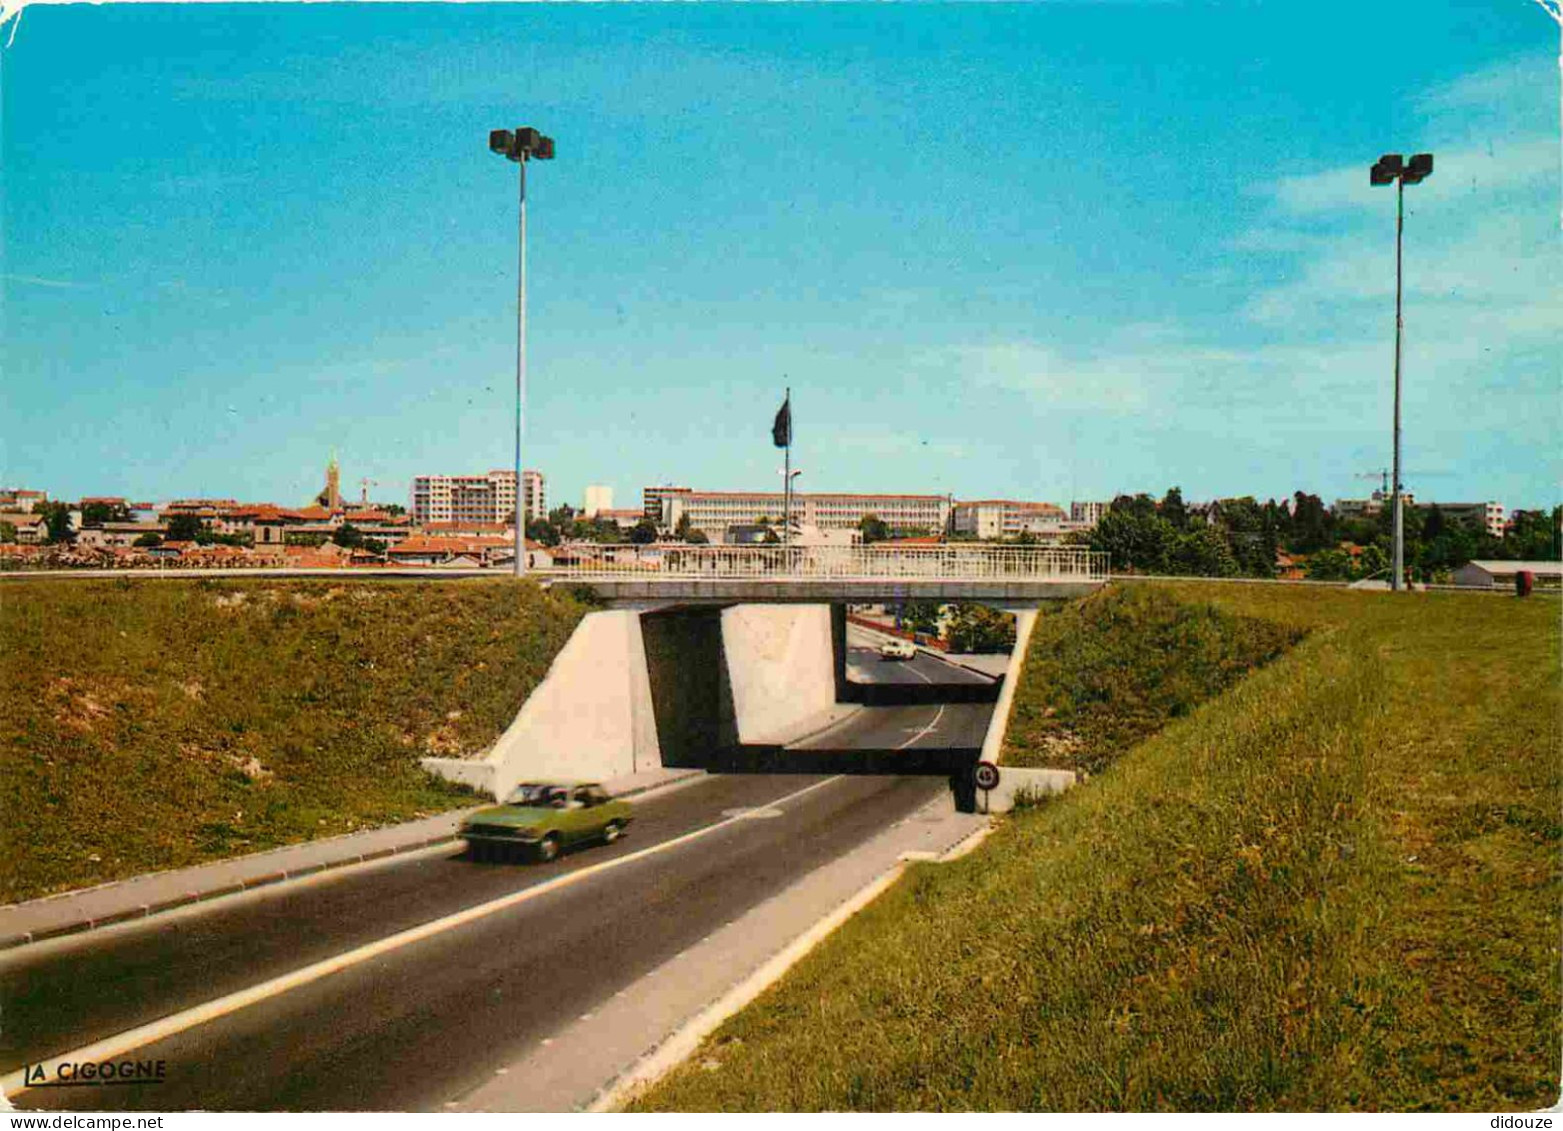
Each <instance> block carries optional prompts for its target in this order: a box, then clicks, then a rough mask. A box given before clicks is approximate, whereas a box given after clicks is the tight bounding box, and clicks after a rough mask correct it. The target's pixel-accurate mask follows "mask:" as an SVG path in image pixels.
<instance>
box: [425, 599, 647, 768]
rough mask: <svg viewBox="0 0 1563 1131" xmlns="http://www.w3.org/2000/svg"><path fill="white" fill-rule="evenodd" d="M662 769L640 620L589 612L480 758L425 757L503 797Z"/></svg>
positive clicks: (429, 762) (632, 615)
mask: <svg viewBox="0 0 1563 1131" xmlns="http://www.w3.org/2000/svg"><path fill="white" fill-rule="evenodd" d="M661 765H662V756H661V751H660V749H659V745H658V740H657V728H656V719H655V715H654V714H653V711H652V701H651V685H650V682H649V680H648V678H647V671H646V651H645V640H644V637H643V635H642V632H641V623H640V616H639V615H638V614H636V613H631V612H600V613H589V614H588V615H587V616H586V617H585V618H583V619H582V621H581V623H580V625H579V626H578V627H577V628H576V630H575V632H574V633H573V634H572V635H571V637H570V639H569V641H568V642H567V643H566V644H565V646H564V648H563V649H562V650H561V651H560V652H559V655H558V656H556V657H555V658H554V662H553V666H552V667H550V668H549V669H548V675H547V677H546V678H545V679H544V680H543V682H542V683H541V684H539V685H538V687H537V689H536V690H535V691H533V692H532V695H531V697H530V698H528V699H527V701H526V703H525V704H524V705H523V706H522V708H521V710H520V713H519V714H517V715H516V719H515V721H514V722H513V723H511V724H510V727H509V729H507V730H506V731H505V733H504V734H503V735H501V736H500V739H499V741H498V742H496V743H495V744H494V748H493V749H492V750H490V751H489V753H488V754H487V755H486V756H485V757H483V758H481V759H470V760H469V759H459V758H425V759H423V766H424V768H425V769H428V770H429V771H431V772H432V773H436V774H439V775H440V776H441V777H444V778H447V779H449V780H451V781H457V782H462V783H464V784H466V785H470V786H473V787H474V788H476V789H478V790H480V791H482V792H485V793H488V794H490V795H492V796H495V797H501V796H503V795H505V794H507V793H509V792H510V791H511V790H512V789H514V788H515V787H516V786H517V785H518V784H520V783H521V782H523V781H528V780H531V779H533V778H564V779H581V780H587V781H601V780H604V779H606V778H613V777H622V776H624V775H626V774H633V773H637V772H639V771H640V770H647V769H656V768H657V767H659V766H661Z"/></svg>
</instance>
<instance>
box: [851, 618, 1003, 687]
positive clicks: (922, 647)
mask: <svg viewBox="0 0 1563 1131" xmlns="http://www.w3.org/2000/svg"><path fill="white" fill-rule="evenodd" d="M848 623H849V624H850V625H851V627H853V628H855V629H857V630H858V631H860V632H864V633H871V634H873V635H875V636H883V637H884V638H885V639H886V640H905V639H906V637H904V636H897V635H895V633H893V632H885V631H883V630H882V629H878V628H873V627H870V626H869V625H866V624H863V623H862V622H861V621H849V622H848ZM912 647H914V648H916V649H917V650H918V651H919V652H921V653H922V654H923V655H925V656H932V657H933V658H934V659H936V660H938V661H939V662H940V663H943V664H949V665H950V666H951V667H952V668H961V669H962V670H963V671H968V672H972V673H973V674H975V675H980V676H982V677H983V678H984V679H990V680H992V681H993V682H994V683H997V682H999V680H1000V679H1003V678H1004V677H1003V676H996V675H994V674H993V673H992V672H985V671H983V670H982V669H981V668H974V667H972V666H971V665H970V664H963V663H961V662H960V661H959V660H952V659H951V658H950V657H949V656H948V655H947V654H946V653H944V652H941V651H939V649H937V648H930V647H928V646H927V645H926V644H913V645H912Z"/></svg>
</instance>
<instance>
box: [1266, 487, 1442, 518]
mask: <svg viewBox="0 0 1563 1131" xmlns="http://www.w3.org/2000/svg"><path fill="white" fill-rule="evenodd" d="M1400 499H1401V501H1402V502H1403V503H1404V504H1405V505H1406V506H1408V507H1414V506H1416V496H1415V495H1413V494H1412V493H1411V492H1410V491H1402V492H1400ZM1389 500H1390V495H1389V494H1387V493H1386V492H1384V491H1374V492H1373V494H1372V495H1370V496H1368V497H1367V498H1366V499H1336V500H1335V506H1334V507H1333V508H1332V509H1333V510H1334V512H1335V517H1336V518H1373V517H1374V516H1376V515H1379V514H1382V513H1383V511H1384V508H1385V507H1387V506H1389ZM1287 503H1288V505H1290V503H1291V500H1290V499H1288V500H1287Z"/></svg>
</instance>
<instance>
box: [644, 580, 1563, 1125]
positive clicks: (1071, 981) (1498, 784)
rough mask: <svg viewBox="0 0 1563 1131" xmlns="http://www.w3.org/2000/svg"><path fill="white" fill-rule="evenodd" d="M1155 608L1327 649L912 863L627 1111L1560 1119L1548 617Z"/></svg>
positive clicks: (1520, 608)
mask: <svg viewBox="0 0 1563 1131" xmlns="http://www.w3.org/2000/svg"><path fill="white" fill-rule="evenodd" d="M1158 588H1161V589H1163V590H1164V591H1166V592H1170V593H1172V594H1174V595H1176V596H1178V597H1180V598H1183V599H1185V600H1198V601H1214V602H1215V603H1217V604H1218V605H1219V606H1220V607H1221V608H1223V609H1225V610H1227V611H1229V612H1233V613H1238V614H1243V615H1248V616H1257V617H1260V618H1263V619H1266V620H1271V621H1274V622H1277V623H1280V624H1284V625H1287V626H1289V627H1291V628H1293V629H1306V630H1307V631H1308V635H1307V637H1306V639H1304V640H1302V642H1301V643H1299V644H1298V645H1297V646H1296V647H1295V648H1293V649H1292V650H1291V652H1289V653H1288V654H1287V655H1285V656H1282V657H1281V658H1279V659H1278V660H1276V661H1275V662H1273V663H1271V664H1269V665H1267V666H1266V667H1263V668H1261V669H1260V670H1258V671H1257V672H1255V673H1254V674H1253V675H1252V676H1250V677H1249V678H1247V679H1245V680H1243V681H1242V682H1240V683H1238V684H1237V685H1235V686H1234V687H1232V688H1231V689H1230V690H1229V691H1228V692H1227V693H1226V694H1224V695H1222V696H1221V697H1219V698H1217V699H1214V700H1212V701H1210V702H1207V703H1206V704H1204V705H1203V706H1201V707H1199V708H1196V709H1195V710H1193V711H1192V712H1191V713H1190V714H1189V715H1188V716H1187V717H1184V718H1181V719H1176V720H1174V721H1173V722H1171V723H1170V724H1169V725H1168V726H1167V727H1166V729H1165V730H1163V731H1162V732H1161V733H1160V734H1158V735H1156V736H1155V737H1153V738H1150V739H1149V740H1147V741H1145V742H1143V743H1141V744H1139V745H1138V746H1136V747H1135V748H1134V749H1133V750H1132V751H1131V752H1130V753H1128V754H1127V755H1126V756H1124V757H1122V758H1120V759H1119V760H1118V761H1116V762H1115V763H1114V764H1113V765H1111V766H1110V767H1109V768H1108V769H1107V770H1106V771H1105V772H1103V773H1101V774H1099V775H1097V776H1095V777H1093V778H1092V779H1091V781H1090V783H1089V784H1087V785H1085V786H1084V787H1082V788H1079V789H1076V790H1074V791H1071V792H1070V793H1068V794H1065V795H1063V796H1062V797H1060V798H1058V799H1057V800H1054V801H1052V802H1050V803H1047V804H1045V805H1043V806H1041V807H1040V808H1037V809H1034V810H1030V811H1022V812H1019V813H1017V814H1015V815H1014V816H1013V817H1012V818H1010V819H1008V820H1006V821H1004V822H1003V824H1002V825H1001V826H1000V827H999V828H998V830H997V831H996V832H995V834H994V835H993V836H992V837H990V838H989V840H988V841H987V842H986V843H985V844H984V845H983V846H982V847H981V848H980V849H979V850H978V851H977V852H975V853H972V854H971V855H969V856H967V857H965V858H963V859H961V860H958V861H955V862H953V863H950V864H945V865H915V866H913V868H912V869H911V871H910V872H909V873H908V875H907V876H906V877H905V878H903V879H902V880H901V881H900V882H899V883H898V884H896V885H895V886H894V887H893V888H892V889H891V890H890V891H889V892H888V893H887V894H886V895H885V896H884V897H883V898H881V899H879V900H878V901H876V902H875V903H874V904H873V905H872V906H870V907H869V908H868V909H866V910H865V911H864V912H863V913H861V914H859V915H858V916H856V917H855V918H853V919H852V920H851V921H850V922H848V923H847V924H846V925H845V926H844V927H843V928H842V929H841V930H840V931H838V932H836V934H835V935H833V936H832V937H831V938H830V939H828V940H827V941H826V942H825V943H824V944H823V945H822V946H821V947H819V948H818V949H817V950H815V951H814V952H813V953H812V954H811V955H809V957H808V958H806V959H805V960H804V961H803V962H802V963H800V964H799V966H797V967H795V968H794V970H793V972H792V973H791V974H790V975H789V976H788V977H786V978H785V979H784V980H783V981H782V982H780V983H779V984H778V985H777V986H775V987H773V988H772V989H771V990H770V991H769V992H768V993H766V994H765V995H764V996H762V998H761V999H760V1000H759V1001H758V1002H756V1003H755V1005H754V1006H752V1007H751V1008H749V1009H747V1010H745V1011H744V1012H743V1013H741V1014H739V1015H738V1016H737V1017H735V1018H733V1019H732V1020H730V1021H729V1022H728V1023H727V1024H725V1025H724V1026H723V1027H722V1028H721V1029H720V1030H718V1032H717V1033H716V1034H714V1035H713V1037H712V1038H711V1039H710V1040H708V1041H707V1042H706V1043H705V1045H704V1046H703V1047H702V1048H701V1049H700V1050H699V1051H698V1052H697V1053H696V1054H695V1055H694V1056H693V1057H692V1058H691V1059H690V1060H689V1061H688V1062H687V1063H686V1064H685V1065H684V1066H682V1067H681V1068H680V1069H679V1070H677V1071H676V1072H675V1073H674V1074H673V1075H671V1076H670V1077H668V1078H667V1079H666V1080H664V1081H663V1082H662V1083H661V1084H660V1085H659V1086H658V1087H657V1088H656V1089H655V1090H654V1091H652V1092H651V1093H650V1094H649V1095H647V1096H645V1097H643V1098H642V1100H641V1102H640V1104H639V1106H640V1107H642V1108H645V1109H675V1110H677V1109H682V1110H690V1109H722V1110H734V1109H762V1110H763V1109H788V1110H796V1109H878V1110H888V1109H936V1110H948V1109H1032V1108H1044V1109H1169V1108H1172V1109H1240V1110H1249V1109H1312V1110H1318V1109H1352V1108H1355V1109H1389V1110H1418V1109H1435V1110H1437V1109H1474V1110H1517V1109H1528V1108H1537V1107H1542V1106H1546V1105H1549V1104H1551V1103H1553V1102H1555V1101H1556V1100H1557V1098H1558V1077H1557V1074H1558V1064H1559V1054H1560V1025H1563V1022H1560V1014H1559V998H1560V994H1559V948H1558V938H1559V905H1560V894H1563V885H1560V861H1559V836H1560V830H1559V810H1560V800H1563V797H1560V783H1559V757H1558V755H1559V747H1560V742H1559V738H1560V735H1559V710H1560V705H1563V704H1560V698H1563V696H1560V668H1559V647H1558V645H1559V632H1558V605H1557V602H1556V601H1552V600H1541V599H1533V600H1530V601H1518V600H1514V599H1511V598H1493V597H1482V596H1466V595H1457V594H1405V595H1394V594H1371V593H1349V592H1344V591H1337V590H1332V591H1319V590H1311V589H1310V590H1300V589H1289V588H1280V587H1275V586H1217V585H1199V584H1197V583H1188V584H1182V583H1180V584H1174V585H1167V586H1164V587H1163V586H1158Z"/></svg>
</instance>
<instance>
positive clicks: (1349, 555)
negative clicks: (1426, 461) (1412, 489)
mask: <svg viewBox="0 0 1563 1131" xmlns="http://www.w3.org/2000/svg"><path fill="white" fill-rule="evenodd" d="M1289 502H1290V505H1287V504H1286V503H1281V502H1277V501H1276V500H1274V499H1267V500H1265V501H1264V502H1263V503H1261V502H1259V501H1258V500H1256V499H1254V498H1253V497H1252V496H1243V497H1241V498H1235V499H1221V500H1218V501H1216V502H1214V503H1211V504H1209V505H1208V506H1207V507H1201V508H1197V509H1196V508H1191V507H1190V506H1189V505H1188V504H1187V503H1186V502H1185V501H1184V499H1183V492H1182V491H1181V490H1180V489H1179V488H1177V487H1173V488H1171V489H1170V490H1168V491H1167V493H1166V494H1165V495H1163V496H1162V497H1161V499H1160V500H1157V499H1155V498H1153V497H1152V496H1150V495H1147V494H1138V495H1119V496H1118V497H1117V498H1116V499H1114V500H1113V501H1112V504H1111V506H1110V507H1109V508H1108V511H1107V513H1106V514H1104V515H1103V516H1102V518H1101V519H1100V520H1099V521H1098V522H1097V524H1096V527H1095V529H1093V530H1092V531H1091V532H1090V533H1089V534H1088V535H1077V536H1076V542H1077V544H1083V545H1088V546H1090V548H1091V549H1093V550H1100V551H1104V552H1106V553H1108V554H1110V555H1112V568H1113V569H1114V570H1115V571H1122V572H1133V573H1154V574H1180V575H1191V576H1199V577H1274V576H1275V575H1276V570H1277V564H1276V558H1277V554H1278V553H1279V552H1281V551H1284V552H1285V553H1287V554H1288V555H1291V556H1293V557H1296V558H1298V559H1305V561H1303V562H1301V563H1300V564H1302V565H1303V568H1304V570H1305V573H1306V576H1307V577H1308V578H1310V579H1313V580H1319V581H1356V580H1363V579H1369V578H1382V579H1385V580H1387V579H1388V576H1389V570H1390V557H1391V554H1392V546H1393V542H1392V539H1393V530H1392V526H1391V522H1392V517H1391V513H1390V508H1389V507H1387V506H1386V507H1385V508H1383V509H1382V510H1381V511H1380V512H1379V513H1378V514H1376V515H1372V516H1364V517H1354V516H1345V515H1338V514H1336V513H1335V512H1333V511H1332V510H1331V509H1330V508H1329V507H1327V506H1325V505H1324V503H1323V501H1322V500H1321V499H1320V498H1319V496H1317V495H1310V494H1307V493H1306V492H1303V491H1298V492H1296V493H1295V494H1294V495H1293V496H1292V498H1291V499H1290V500H1289ZM1404 516H1405V517H1404V531H1403V539H1404V545H1405V561H1406V570H1407V572H1408V574H1410V576H1411V579H1412V580H1415V581H1424V582H1436V581H1444V580H1447V579H1448V577H1449V575H1450V574H1451V573H1452V572H1453V571H1454V570H1456V569H1458V568H1459V567H1460V566H1462V565H1464V564H1465V563H1466V562H1469V561H1473V560H1486V559H1496V560H1501V561H1558V560H1559V559H1560V558H1563V507H1553V508H1552V510H1551V511H1550V512H1548V511H1540V510H1536V511H1523V510H1522V511H1515V512H1514V516H1513V526H1512V529H1511V530H1510V531H1509V532H1508V533H1507V535H1506V536H1505V537H1503V538H1497V537H1494V536H1493V535H1492V534H1490V533H1489V532H1488V531H1487V529H1486V527H1485V524H1483V523H1482V522H1480V521H1477V520H1474V519H1470V520H1458V521H1457V520H1455V519H1453V518H1451V517H1449V516H1446V515H1445V514H1444V513H1443V512H1442V511H1441V510H1439V508H1438V506H1437V504H1430V505H1428V506H1425V507H1424V506H1407V507H1405V508H1404ZM1353 551H1355V552H1353Z"/></svg>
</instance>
